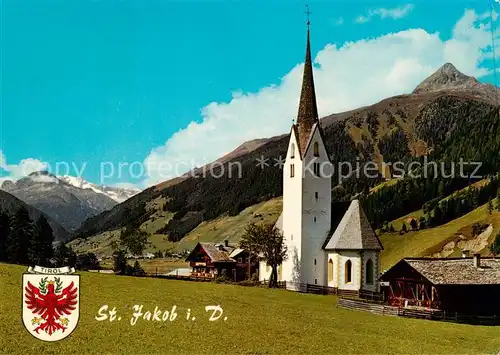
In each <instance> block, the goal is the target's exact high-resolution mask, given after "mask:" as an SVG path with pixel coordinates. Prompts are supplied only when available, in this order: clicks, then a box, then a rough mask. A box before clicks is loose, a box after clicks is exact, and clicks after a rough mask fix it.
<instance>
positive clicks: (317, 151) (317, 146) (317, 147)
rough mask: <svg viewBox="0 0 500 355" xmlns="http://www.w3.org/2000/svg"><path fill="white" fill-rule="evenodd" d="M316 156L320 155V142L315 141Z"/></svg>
mask: <svg viewBox="0 0 500 355" xmlns="http://www.w3.org/2000/svg"><path fill="white" fill-rule="evenodd" d="M314 156H315V157H319V144H318V142H314Z"/></svg>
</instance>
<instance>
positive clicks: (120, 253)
mask: <svg viewBox="0 0 500 355" xmlns="http://www.w3.org/2000/svg"><path fill="white" fill-rule="evenodd" d="M127 267H128V265H127V257H126V254H125V250H123V249H118V250H116V251H115V252H114V253H113V271H114V272H116V273H117V274H122V275H125V274H126V273H127Z"/></svg>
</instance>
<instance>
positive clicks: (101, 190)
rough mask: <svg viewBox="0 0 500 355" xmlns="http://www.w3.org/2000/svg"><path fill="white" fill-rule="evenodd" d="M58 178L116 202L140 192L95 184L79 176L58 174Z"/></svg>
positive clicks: (138, 190)
mask: <svg viewBox="0 0 500 355" xmlns="http://www.w3.org/2000/svg"><path fill="white" fill-rule="evenodd" d="M58 178H59V180H61V181H64V182H65V183H67V184H69V185H72V186H74V187H77V188H79V189H84V190H85V189H90V190H92V191H94V192H96V193H98V194H104V195H106V196H108V197H109V198H111V199H113V200H115V201H116V202H118V203H122V202H123V201H125V200H128V199H129V198H131V197H132V196H134V195H137V194H138V193H139V192H141V190H140V189H137V188H128V187H116V186H107V185H97V184H93V183H90V182H88V181H87V180H84V179H82V178H81V177H74V176H69V175H63V176H58Z"/></svg>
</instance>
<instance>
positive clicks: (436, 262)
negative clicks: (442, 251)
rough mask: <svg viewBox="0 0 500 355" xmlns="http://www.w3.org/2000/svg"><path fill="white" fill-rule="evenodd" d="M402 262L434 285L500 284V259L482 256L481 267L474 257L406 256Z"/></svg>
mask: <svg viewBox="0 0 500 355" xmlns="http://www.w3.org/2000/svg"><path fill="white" fill-rule="evenodd" d="M401 262H406V263H407V264H408V265H410V266H411V267H412V268H413V269H415V270H416V271H417V272H418V273H420V274H421V275H422V276H424V277H425V278H426V279H427V280H429V281H430V282H431V283H433V284H434V285H499V284H500V259H494V258H481V259H480V267H476V266H474V263H473V258H460V259H432V258H406V259H403V260H402V261H401ZM396 265H397V264H396ZM391 269H392V268H391ZM382 277H383V276H382Z"/></svg>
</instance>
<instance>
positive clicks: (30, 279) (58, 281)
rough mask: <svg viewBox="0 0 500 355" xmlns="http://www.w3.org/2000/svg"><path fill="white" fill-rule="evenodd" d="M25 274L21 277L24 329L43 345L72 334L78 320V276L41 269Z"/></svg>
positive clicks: (59, 270)
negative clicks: (44, 342)
mask: <svg viewBox="0 0 500 355" xmlns="http://www.w3.org/2000/svg"><path fill="white" fill-rule="evenodd" d="M65 269H66V270H69V268H65ZM33 270H42V272H48V273H40V272H36V271H35V272H34V271H33ZM29 271H30V272H31V273H25V274H23V290H22V291H23V305H22V318H23V323H24V326H25V327H26V329H27V330H28V332H29V333H30V334H31V335H33V336H34V337H35V338H38V339H40V340H43V341H58V340H61V339H64V338H66V337H67V336H68V335H70V334H71V333H72V332H73V331H74V330H75V328H76V326H77V324H78V320H79V316H80V275H71V274H67V273H61V269H48V268H41V267H35V268H34V269H33V268H30V270H29Z"/></svg>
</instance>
